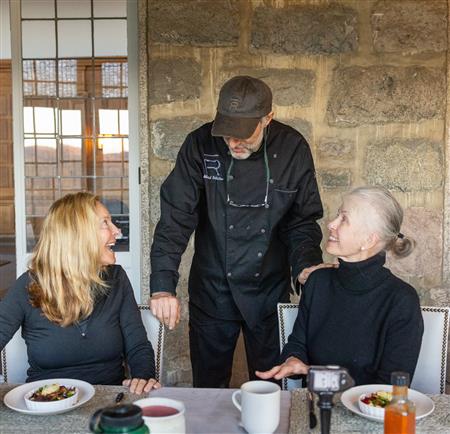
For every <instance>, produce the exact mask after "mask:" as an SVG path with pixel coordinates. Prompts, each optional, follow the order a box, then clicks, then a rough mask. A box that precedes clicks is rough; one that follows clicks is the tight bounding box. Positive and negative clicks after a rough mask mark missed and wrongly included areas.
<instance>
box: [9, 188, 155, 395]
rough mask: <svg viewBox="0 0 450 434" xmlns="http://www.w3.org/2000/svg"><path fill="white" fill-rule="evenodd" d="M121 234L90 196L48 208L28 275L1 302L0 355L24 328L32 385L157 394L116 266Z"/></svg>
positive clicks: (149, 356) (146, 348)
mask: <svg viewBox="0 0 450 434" xmlns="http://www.w3.org/2000/svg"><path fill="white" fill-rule="evenodd" d="M119 234H120V230H119V229H118V228H117V227H116V226H115V225H114V223H113V222H112V221H111V215H110V213H109V211H108V210H107V209H106V208H105V206H104V205H103V204H102V203H101V202H100V200H99V198H98V197H97V196H94V195H93V194H91V193H86V192H80V193H76V194H68V195H66V196H64V197H62V198H61V199H59V200H57V201H56V202H55V203H54V204H53V205H52V206H51V207H50V211H49V213H48V215H47V217H46V218H45V221H44V224H43V227H42V231H41V234H40V237H39V241H38V243H37V245H36V247H35V249H34V252H33V255H32V258H31V262H30V266H29V269H28V271H27V272H25V273H24V274H23V275H22V276H20V277H19V279H17V281H16V283H15V285H14V287H13V288H12V289H11V290H10V291H9V292H8V293H7V295H6V297H5V298H4V299H3V300H2V301H1V302H0V349H2V348H3V347H4V346H5V345H6V344H7V343H8V341H9V340H10V339H11V338H12V337H13V335H14V333H15V332H16V331H17V330H18V329H19V327H22V336H23V338H24V339H25V343H26V345H27V352H28V361H29V364H30V368H29V369H28V378H27V381H35V380H44V379H51V378H75V379H78V380H84V381H87V382H89V383H93V384H123V385H125V386H129V387H130V391H131V392H134V393H142V392H149V391H150V390H151V389H152V388H159V387H160V384H159V383H158V382H157V381H156V380H155V378H154V377H155V362H154V352H153V349H152V345H151V343H150V342H149V341H148V339H147V333H146V331H145V328H144V325H143V323H142V320H141V315H140V312H139V308H138V306H137V304H136V300H135V298H134V295H133V289H132V288H131V284H130V281H129V280H128V277H127V275H126V273H125V271H124V269H123V268H122V267H121V266H120V265H115V262H116V256H115V253H114V251H113V250H112V247H113V246H114V244H115V243H116V238H118V236H119ZM125 362H126V363H127V364H128V366H129V368H130V376H131V378H125V371H124V364H125Z"/></svg>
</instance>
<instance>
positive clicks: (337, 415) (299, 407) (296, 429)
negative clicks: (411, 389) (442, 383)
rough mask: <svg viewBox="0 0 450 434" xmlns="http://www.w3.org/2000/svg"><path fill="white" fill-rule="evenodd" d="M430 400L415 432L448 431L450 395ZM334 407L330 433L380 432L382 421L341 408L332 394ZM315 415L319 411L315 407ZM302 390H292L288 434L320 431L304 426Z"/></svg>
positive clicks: (305, 420) (304, 405) (449, 429)
mask: <svg viewBox="0 0 450 434" xmlns="http://www.w3.org/2000/svg"><path fill="white" fill-rule="evenodd" d="M429 396H430V398H431V399H432V400H433V401H434V405H435V408H434V411H433V413H431V414H430V415H429V416H427V417H425V418H423V419H421V420H419V421H417V424H416V434H441V433H450V395H429ZM334 401H335V407H333V410H332V415H331V433H369V434H382V433H383V424H382V423H379V422H373V421H371V420H368V419H365V418H363V417H361V416H358V415H357V414H354V413H352V412H351V411H350V410H348V409H347V408H345V407H344V406H343V405H342V404H341V402H340V400H339V396H335V400H334ZM316 415H317V416H318V417H319V411H318V409H317V407H316ZM308 424H309V418H308V412H307V399H306V391H305V390H304V389H296V390H294V391H293V392H292V405H291V416H290V427H289V434H300V433H311V434H317V433H320V426H319V425H318V426H317V427H316V428H315V429H314V430H310V429H309V428H308Z"/></svg>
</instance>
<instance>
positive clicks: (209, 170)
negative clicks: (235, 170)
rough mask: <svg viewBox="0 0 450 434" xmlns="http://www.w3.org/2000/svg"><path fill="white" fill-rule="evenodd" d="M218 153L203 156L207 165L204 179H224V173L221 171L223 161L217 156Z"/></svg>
mask: <svg viewBox="0 0 450 434" xmlns="http://www.w3.org/2000/svg"><path fill="white" fill-rule="evenodd" d="M217 157H218V155H208V154H205V155H204V156H203V164H204V165H205V174H204V175H203V178H204V179H211V180H213V181H223V175H222V174H221V173H220V172H221V168H222V163H221V162H220V160H219V159H218V158H217Z"/></svg>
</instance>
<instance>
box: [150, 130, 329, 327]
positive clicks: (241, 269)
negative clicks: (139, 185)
mask: <svg viewBox="0 0 450 434" xmlns="http://www.w3.org/2000/svg"><path fill="white" fill-rule="evenodd" d="M211 126H212V123H207V124H205V125H203V126H202V127H200V128H198V129H197V130H195V131H193V132H191V133H190V134H189V135H188V136H187V138H186V140H185V142H184V143H183V145H182V147H181V149H180V152H179V154H178V157H177V161H176V165H175V168H174V169H173V171H172V172H171V173H170V175H169V176H168V178H167V179H166V180H165V182H164V183H163V185H162V187H161V218H160V221H159V223H158V225H157V226H156V229H155V233H154V239H153V245H152V249H151V267H152V273H151V277H150V290H151V293H152V294H153V293H155V292H160V291H167V292H170V293H172V294H175V291H176V286H177V283H178V278H179V274H178V267H179V264H180V260H181V255H182V254H183V252H184V251H185V249H186V246H187V244H188V241H189V238H190V236H191V234H192V232H193V231H194V230H195V253H194V258H193V261H192V266H191V271H190V277H189V297H190V302H191V303H193V304H195V305H196V306H198V307H200V308H201V309H202V310H203V311H205V312H206V313H208V314H209V315H211V316H213V317H216V318H219V319H238V318H240V317H241V315H242V317H243V318H244V319H245V321H246V322H247V324H248V325H249V326H250V327H251V326H252V325H254V324H256V323H257V322H258V320H259V319H260V318H264V317H266V316H267V315H270V314H271V313H273V312H275V310H276V304H277V303H278V302H285V301H288V299H289V290H290V287H291V274H292V276H293V279H296V278H297V276H298V274H299V273H300V272H301V271H302V270H303V269H304V268H305V267H308V266H311V265H315V264H318V263H320V262H322V252H321V249H320V241H321V239H322V233H321V230H320V227H319V225H318V224H317V222H316V221H317V220H318V219H320V218H321V217H322V215H323V210H322V204H321V200H320V196H319V191H318V187H317V182H316V178H315V171H314V164H313V160H312V156H311V152H310V149H309V146H308V143H307V142H306V140H305V139H304V138H303V136H302V135H301V134H300V133H299V132H297V131H296V130H294V129H293V128H291V127H289V126H287V125H284V124H282V123H280V122H277V121H272V122H271V123H270V125H269V126H268V127H267V128H266V132H265V141H266V145H265V146H266V152H267V156H268V166H269V170H270V176H269V178H268V179H267V177H266V169H265V159H264V145H262V146H261V147H260V149H259V150H258V151H257V152H255V153H253V154H252V155H251V156H250V157H249V158H247V159H246V160H237V159H234V161H233V166H232V170H231V172H230V174H229V175H230V176H229V177H228V181H227V172H228V169H229V167H230V164H231V161H232V157H231V155H230V152H229V150H228V147H227V145H226V144H225V142H224V140H223V138H222V137H213V136H212V135H211ZM267 183H268V185H269V196H268V205H269V206H268V208H267V207H235V206H231V205H230V204H229V203H228V202H227V193H228V198H229V200H230V201H233V202H235V203H237V204H238V205H255V204H261V203H263V202H264V195H265V192H266V186H267Z"/></svg>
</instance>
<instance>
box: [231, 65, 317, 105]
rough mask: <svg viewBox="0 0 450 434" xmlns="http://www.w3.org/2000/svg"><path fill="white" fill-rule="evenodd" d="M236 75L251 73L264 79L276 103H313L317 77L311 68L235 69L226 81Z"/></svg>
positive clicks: (252, 75)
mask: <svg viewBox="0 0 450 434" xmlns="http://www.w3.org/2000/svg"><path fill="white" fill-rule="evenodd" d="M235 75H250V76H251V77H256V78H259V79H260V80H263V81H264V82H265V83H267V85H268V86H269V87H270V88H271V89H272V94H273V102H274V104H276V105H279V106H292V105H298V106H301V107H308V106H310V105H311V102H312V98H313V95H314V86H315V80H316V77H315V73H314V71H311V70H309V69H275V68H270V69H265V68H264V69H250V68H241V69H237V70H235V69H234V70H233V74H230V75H228V76H227V77H226V78H225V80H224V82H225V81H226V80H228V79H230V78H231V77H233V76H235Z"/></svg>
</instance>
